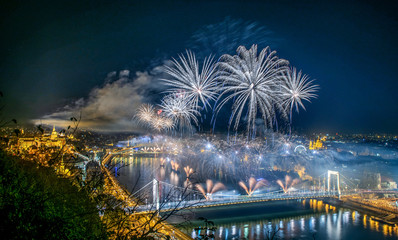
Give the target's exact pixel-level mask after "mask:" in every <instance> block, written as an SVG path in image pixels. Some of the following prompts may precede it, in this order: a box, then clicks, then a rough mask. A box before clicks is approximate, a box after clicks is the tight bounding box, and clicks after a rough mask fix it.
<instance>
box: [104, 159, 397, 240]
mask: <svg viewBox="0 0 398 240" xmlns="http://www.w3.org/2000/svg"><path fill="white" fill-rule="evenodd" d="M110 164H112V165H114V166H116V169H117V170H116V171H115V168H114V173H115V172H116V175H117V178H118V180H119V182H120V183H121V184H122V185H123V186H125V187H126V188H127V189H128V190H129V191H131V192H135V191H138V190H140V189H141V188H142V187H144V186H145V185H146V184H147V183H148V182H150V181H151V180H152V179H154V178H156V179H159V180H161V181H164V182H167V183H171V184H173V185H177V186H183V182H184V179H185V173H183V172H179V173H178V174H175V173H173V171H172V170H171V168H170V167H167V166H166V167H160V160H159V158H157V157H156V156H145V155H142V156H139V155H135V156H128V155H125V156H116V157H114V158H113V159H112V160H111V162H110ZM147 188H149V189H150V187H147ZM149 191H150V190H149ZM186 216H190V217H191V221H190V223H189V224H187V223H184V224H178V226H179V227H180V228H181V229H182V230H183V231H185V232H186V233H187V234H189V235H190V236H192V237H193V238H195V237H197V236H198V234H200V232H198V231H195V230H194V228H195V227H199V226H204V222H203V221H198V217H204V218H206V219H208V220H210V221H213V222H214V223H215V227H216V231H215V236H216V239H267V235H269V234H273V233H274V231H275V229H276V230H277V232H276V237H278V238H277V239H330V240H337V239H349V240H354V239H375V240H376V239H398V228H396V227H395V228H394V227H392V226H389V225H385V224H382V223H378V222H376V221H373V220H371V219H370V216H369V215H366V214H365V213H361V212H357V211H354V210H350V209H343V208H336V207H334V206H331V205H328V204H326V203H323V202H321V201H315V200H297V201H296V200H295V201H292V200H290V201H276V202H266V203H261V204H254V205H249V206H247V205H244V206H243V205H237V206H229V207H224V208H211V209H209V208H208V209H201V210H194V211H190V212H187V213H186ZM179 221H180V220H179V219H176V218H174V219H173V218H172V219H170V222H171V223H175V224H176V223H178V222H179ZM202 233H203V232H202Z"/></svg>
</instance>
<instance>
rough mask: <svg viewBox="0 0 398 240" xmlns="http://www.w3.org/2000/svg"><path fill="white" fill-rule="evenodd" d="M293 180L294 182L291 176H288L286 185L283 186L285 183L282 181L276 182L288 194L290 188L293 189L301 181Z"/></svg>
mask: <svg viewBox="0 0 398 240" xmlns="http://www.w3.org/2000/svg"><path fill="white" fill-rule="evenodd" d="M291 180H292V178H291V177H290V176H289V175H286V176H285V184H283V182H282V181H281V180H280V179H278V180H277V181H276V183H278V185H279V186H281V188H282V189H283V192H284V193H287V192H288V191H289V189H290V188H292V187H293V186H294V185H296V184H297V183H298V182H299V181H300V180H299V179H298V178H295V179H294V180H293V181H291Z"/></svg>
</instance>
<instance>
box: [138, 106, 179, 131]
mask: <svg viewBox="0 0 398 240" xmlns="http://www.w3.org/2000/svg"><path fill="white" fill-rule="evenodd" d="M135 118H136V119H137V120H138V122H140V123H141V124H142V125H143V126H145V127H149V128H152V129H154V130H156V131H159V132H160V131H169V130H172V129H173V128H174V122H173V120H172V119H170V118H167V117H164V116H162V115H161V111H156V109H155V107H154V106H153V105H151V104H142V105H141V106H140V107H139V108H138V110H137V114H136V115H135Z"/></svg>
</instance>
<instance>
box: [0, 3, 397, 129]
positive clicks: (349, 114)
mask: <svg viewBox="0 0 398 240" xmlns="http://www.w3.org/2000/svg"><path fill="white" fill-rule="evenodd" d="M99 2H101V3H99ZM142 2H145V3H138V2H134V1H118V2H117V3H113V1H85V3H80V2H79V1H76V2H75V3H70V2H65V4H61V3H59V2H58V3H54V2H46V1H14V2H13V3H7V4H8V5H7V4H6V5H5V6H4V7H2V9H1V10H0V11H1V21H0V29H1V33H2V34H1V36H2V37H1V40H0V41H1V43H2V44H1V48H0V53H1V56H2V58H1V60H0V79H1V83H0V90H1V91H2V92H3V93H4V95H5V98H4V99H3V100H4V101H5V103H6V105H7V112H6V115H7V116H8V115H9V116H12V117H16V118H18V119H20V120H24V119H33V118H38V117H40V116H43V115H45V114H48V113H52V112H54V111H56V110H57V109H59V108H61V107H63V106H65V105H67V104H69V103H70V102H71V101H74V100H76V99H78V98H81V97H87V96H88V94H89V93H90V91H91V89H93V88H94V87H96V86H101V85H102V84H103V81H104V79H105V77H106V76H107V73H109V72H111V71H119V70H123V69H128V70H130V71H131V72H133V73H134V72H137V71H148V70H150V69H151V68H152V67H154V66H156V65H157V64H158V63H160V62H161V60H162V59H164V58H169V57H170V56H176V55H177V54H178V53H181V52H183V51H184V50H185V49H186V48H195V47H196V49H195V51H197V52H198V51H200V49H198V44H197V43H195V41H194V40H193V38H192V36H193V35H194V34H195V33H198V32H200V31H201V29H202V30H203V29H204V27H205V26H208V25H211V24H213V25H214V24H218V23H221V22H223V21H225V20H226V19H230V20H231V21H241V23H243V24H245V23H254V24H255V27H256V29H260V30H261V31H264V32H265V31H271V32H272V33H271V34H262V33H261V32H257V33H258V34H256V35H255V36H254V37H252V41H253V43H255V41H259V42H260V43H263V44H264V43H265V42H267V41H269V42H270V45H271V47H272V48H273V49H275V50H277V51H278V55H279V56H280V57H282V58H285V59H288V60H289V61H290V62H291V64H292V65H294V66H296V67H297V68H299V69H302V70H303V71H304V72H305V73H307V74H309V75H310V76H311V77H312V78H314V79H316V82H317V83H318V84H319V85H320V86H321V90H320V91H319V94H318V95H319V97H318V99H316V100H314V101H313V103H312V104H307V111H306V112H305V111H300V115H299V116H297V115H296V116H294V120H295V121H294V122H295V127H296V129H299V130H301V131H317V132H319V131H331V132H336V131H338V132H386V133H398V124H397V119H398V107H397V103H398V101H397V97H396V96H397V94H396V91H397V89H398V79H397V74H396V71H397V69H398V61H397V60H398V59H397V58H398V57H397V53H398V50H397V46H396V44H397V40H398V31H397V29H398V24H397V16H398V14H397V11H398V8H397V4H391V3H389V2H383V1H352V2H350V3H347V2H345V1H342V2H340V3H339V2H336V1H329V2H326V1H325V2H320V1H201V2H199V1H170V2H168V1H142ZM220 32H222V31H220ZM265 37H267V38H268V39H264V38H265ZM249 42H251V41H249ZM246 43H247V42H245V43H243V44H246ZM195 44H196V45H195ZM237 44H239V43H237ZM247 47H250V46H247ZM203 51H206V50H205V49H204V50H203Z"/></svg>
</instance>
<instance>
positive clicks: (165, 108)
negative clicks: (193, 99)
mask: <svg viewBox="0 0 398 240" xmlns="http://www.w3.org/2000/svg"><path fill="white" fill-rule="evenodd" d="M159 106H160V108H161V109H162V114H163V115H164V116H165V117H167V118H170V119H171V120H173V123H174V126H176V127H177V126H179V128H180V129H182V128H184V127H188V128H192V124H191V121H193V122H194V123H195V124H196V125H198V120H197V118H196V115H198V114H199V112H198V111H197V110H196V109H194V108H193V107H192V105H191V104H189V102H188V99H187V97H186V95H185V94H183V93H180V94H178V93H172V94H169V95H167V96H166V97H164V98H163V99H162V102H161V104H160V105H159Z"/></svg>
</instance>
